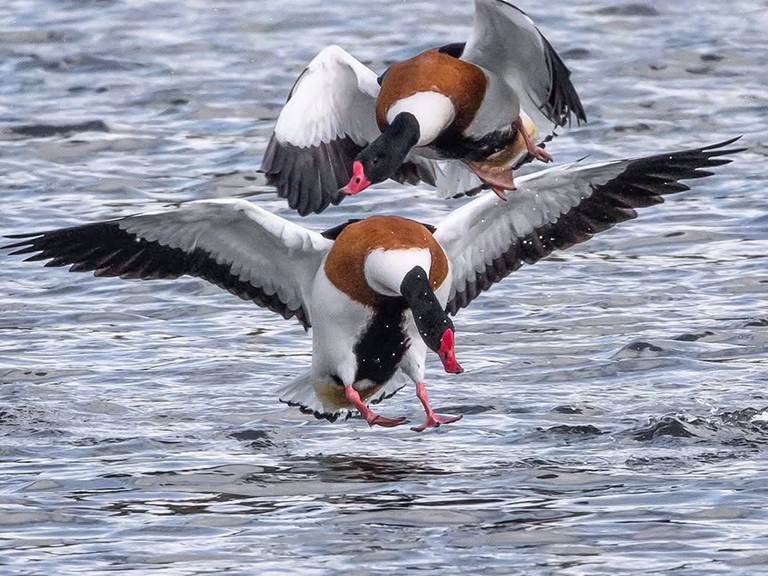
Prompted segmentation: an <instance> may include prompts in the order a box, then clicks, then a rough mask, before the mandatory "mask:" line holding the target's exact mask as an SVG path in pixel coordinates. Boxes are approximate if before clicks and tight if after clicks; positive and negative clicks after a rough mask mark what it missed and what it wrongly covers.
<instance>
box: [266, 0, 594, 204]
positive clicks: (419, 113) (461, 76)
mask: <svg viewBox="0 0 768 576" xmlns="http://www.w3.org/2000/svg"><path fill="white" fill-rule="evenodd" d="M572 117H575V118H576V120H577V122H578V123H581V122H586V119H587V118H586V114H585V113H584V108H583V106H582V104H581V101H580V99H579V96H578V94H577V93H576V90H575V88H574V87H573V84H572V83H571V80H570V71H569V70H568V68H567V67H566V66H565V64H564V63H563V61H562V59H561V58H560V56H559V55H558V54H557V52H556V51H555V49H554V48H553V47H552V45H551V44H550V43H549V41H548V40H547V39H546V38H545V37H544V36H543V34H542V33H541V32H540V31H539V29H538V28H537V27H536V25H535V24H534V23H533V21H532V20H531V19H530V18H529V17H528V16H527V15H526V14H525V13H524V12H523V11H522V10H520V9H519V8H517V7H516V6H514V5H512V4H510V3H509V2H506V1H505V0H475V19H474V26H473V29H472V33H471V36H470V39H469V41H468V42H466V43H464V44H449V45H447V46H443V47H442V48H438V49H434V50H428V51H427V52H424V53H423V54H419V55H418V56H416V57H414V58H412V59H410V60H406V61H404V62H398V63H395V64H393V65H392V66H390V67H389V69H387V70H386V71H385V72H384V74H382V75H381V76H380V77H377V75H376V73H375V72H373V71H372V70H371V69H370V68H368V67H367V66H365V65H364V64H362V63H361V62H359V61H358V60H356V59H355V58H353V57H352V56H351V55H349V54H348V53H347V52H345V51H344V50H342V49H341V48H339V47H338V46H330V47H328V48H325V49H324V50H322V51H321V52H320V54H318V55H317V56H316V57H315V58H314V60H312V62H310V64H309V65H308V66H307V68H306V69H305V70H304V71H303V72H302V73H301V75H300V76H299V78H298V80H297V81H296V83H295V85H294V86H293V89H292V90H291V93H290V95H289V97H288V102H287V103H286V105H285V107H284V108H283V109H282V111H281V112H280V115H279V117H278V119H277V123H276V125H275V129H274V133H273V135H272V137H271V139H270V142H269V144H268V146H267V149H266V152H265V154H264V159H263V161H262V166H261V169H262V171H263V172H264V173H265V174H266V176H267V179H268V181H269V182H270V183H271V184H274V185H275V186H276V187H277V192H278V195H280V196H281V197H284V198H287V199H288V203H289V205H290V206H291V208H294V209H296V210H297V211H298V212H299V214H301V215H306V214H309V213H311V212H322V211H323V210H324V209H325V208H327V207H328V206H329V205H330V204H338V203H339V202H341V200H342V199H343V198H344V197H345V196H347V195H354V194H358V193H360V192H362V191H363V190H365V189H366V188H367V187H368V186H370V185H371V184H376V183H378V182H383V181H384V180H387V179H389V178H392V179H394V180H396V181H398V182H401V183H403V182H408V183H411V184H416V183H418V182H419V181H424V182H426V183H428V184H431V185H434V186H436V187H437V188H438V190H439V191H440V194H441V195H442V196H446V197H447V196H455V195H458V194H462V193H466V192H468V191H470V190H476V189H478V188H480V187H486V188H491V189H492V190H493V191H494V192H496V194H497V195H498V196H499V197H501V198H506V194H505V191H506V190H513V189H514V188H515V183H514V180H513V174H512V173H513V170H515V169H516V168H518V167H519V166H520V165H521V164H522V163H524V162H526V161H528V160H529V159H531V158H536V159H539V160H542V161H544V162H549V161H550V160H551V159H552V158H551V156H550V155H549V153H547V152H546V151H545V150H544V149H543V148H542V147H540V146H537V145H536V144H535V143H534V138H535V137H536V135H537V133H539V132H540V131H543V130H544V129H547V130H554V129H555V128H557V127H559V126H564V125H566V124H568V123H569V122H570V121H571V119H572Z"/></svg>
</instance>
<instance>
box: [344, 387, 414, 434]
mask: <svg viewBox="0 0 768 576" xmlns="http://www.w3.org/2000/svg"><path fill="white" fill-rule="evenodd" d="M344 395H345V396H346V397H347V400H349V402H350V403H351V404H352V405H353V406H354V407H355V408H357V409H358V411H359V412H360V415H361V416H362V417H363V418H365V421H366V422H368V425H369V426H382V427H384V428H394V427H395V426H400V425H401V424H405V423H406V422H407V420H406V419H405V418H404V417H400V418H385V417H384V416H379V415H378V414H376V413H375V412H374V411H373V410H371V409H370V408H368V406H366V404H365V402H363V399H362V398H360V394H359V393H358V392H357V390H355V389H354V388H353V387H352V386H345V387H344Z"/></svg>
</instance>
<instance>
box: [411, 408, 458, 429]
mask: <svg viewBox="0 0 768 576" xmlns="http://www.w3.org/2000/svg"><path fill="white" fill-rule="evenodd" d="M463 417H464V415H463V414H459V415H458V416H452V415H450V414H445V415H441V414H435V413H434V412H432V413H431V414H430V413H428V414H427V419H426V421H425V422H424V424H422V425H421V426H412V427H411V430H413V431H414V432H424V430H426V429H427V428H439V427H440V425H441V424H451V423H452V422H458V421H459V420H461V419H462V418H463Z"/></svg>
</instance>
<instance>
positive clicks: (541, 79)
mask: <svg viewBox="0 0 768 576" xmlns="http://www.w3.org/2000/svg"><path fill="white" fill-rule="evenodd" d="M461 58H462V59H463V60H466V61H468V62H472V63H474V64H477V65H478V66H482V67H483V68H486V69H487V70H490V71H492V72H495V73H496V74H498V75H499V76H501V77H502V78H504V80H506V82H507V83H508V84H509V85H510V86H511V87H512V88H513V89H514V90H515V92H517V94H518V96H519V97H520V105H521V107H522V109H523V110H524V111H525V112H526V113H528V115H529V116H531V117H532V119H533V121H534V123H535V124H536V125H537V126H539V128H540V129H541V128H542V127H543V126H544V125H546V124H547V122H549V123H552V124H554V125H555V126H565V125H566V124H568V123H569V122H570V121H571V116H575V117H576V120H577V122H578V123H579V124H581V122H586V121H587V116H586V114H585V113H584V107H583V106H582V104H581V100H580V99H579V95H578V94H577V93H576V89H575V88H574V87H573V84H572V83H571V79H570V76H571V72H570V70H568V68H567V67H566V65H565V64H564V63H563V61H562V59H561V58H560V56H559V55H558V54H557V52H555V49H554V48H553V47H552V44H550V43H549V41H548V40H547V39H546V38H545V37H544V35H543V34H542V33H541V32H540V31H539V29H538V28H537V27H536V25H535V24H534V23H533V21H532V20H531V19H530V18H529V17H528V15H527V14H526V13H525V12H523V11H522V10H520V9H519V8H517V7H516V6H514V5H512V4H510V3H509V2H506V1H505V0H475V22H474V28H473V30H472V36H471V37H470V39H469V42H467V44H466V46H465V48H464V51H463V54H462V56H461Z"/></svg>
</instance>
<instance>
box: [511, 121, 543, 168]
mask: <svg viewBox="0 0 768 576" xmlns="http://www.w3.org/2000/svg"><path fill="white" fill-rule="evenodd" d="M515 127H516V128H517V130H518V131H519V132H520V135H521V136H522V137H523V140H524V141H525V147H526V149H527V150H528V154H530V155H531V156H533V157H534V158H536V159H537V160H541V161H542V162H544V163H545V164H546V163H548V162H552V155H551V154H550V153H549V152H547V151H546V150H544V148H542V147H541V146H536V143H535V142H534V141H533V140H531V135H530V134H528V130H526V129H525V125H524V124H523V119H522V118H520V117H519V116H518V117H517V120H515Z"/></svg>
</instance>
